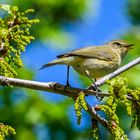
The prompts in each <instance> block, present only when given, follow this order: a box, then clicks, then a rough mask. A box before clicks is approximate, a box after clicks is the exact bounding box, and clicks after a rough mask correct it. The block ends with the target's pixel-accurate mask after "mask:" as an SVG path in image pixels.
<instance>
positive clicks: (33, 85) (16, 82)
mask: <svg viewBox="0 0 140 140" xmlns="http://www.w3.org/2000/svg"><path fill="white" fill-rule="evenodd" d="M139 63H140V57H138V58H137V59H135V60H133V61H131V62H129V63H128V64H127V65H125V66H123V67H121V68H119V69H118V70H116V71H114V72H113V73H111V74H108V75H106V76H104V77H103V78H101V79H100V80H97V81H96V82H95V84H96V85H97V86H101V85H102V84H104V83H105V81H106V80H109V79H112V78H113V77H116V76H117V75H119V74H120V73H122V72H124V71H126V70H128V69H130V68H131V67H134V66H135V65H137V64H139ZM0 85H3V86H9V85H12V86H18V87H24V88H30V89H35V90H43V91H48V92H54V93H57V94H61V95H64V96H68V97H71V98H73V99H75V98H76V97H77V95H78V93H80V92H81V91H83V92H84V93H85V94H86V95H96V94H97V92H96V91H93V90H90V89H80V88H74V87H68V88H66V89H65V85H62V84H59V83H56V82H47V83H45V82H37V81H30V80H22V79H17V78H9V77H4V76H0ZM91 86H93V85H91ZM98 96H100V97H104V96H109V94H106V93H102V92H99V93H98ZM87 106H88V113H89V114H90V115H91V116H92V118H93V119H96V120H97V121H98V122H99V123H101V124H102V125H103V126H105V127H106V128H107V129H108V130H109V127H108V121H107V120H105V119H104V118H101V116H99V115H98V114H97V112H96V111H95V109H94V107H91V106H90V105H89V104H88V103H87ZM109 131H110V130H109Z"/></svg>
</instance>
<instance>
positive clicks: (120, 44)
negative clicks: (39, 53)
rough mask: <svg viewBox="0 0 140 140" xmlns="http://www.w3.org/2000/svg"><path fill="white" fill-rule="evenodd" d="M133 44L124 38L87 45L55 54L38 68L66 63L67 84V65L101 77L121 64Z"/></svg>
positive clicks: (92, 75)
mask: <svg viewBox="0 0 140 140" xmlns="http://www.w3.org/2000/svg"><path fill="white" fill-rule="evenodd" d="M133 45H134V44H129V43H128V42H126V41H124V40H113V41H110V42H108V43H106V44H105V45H102V46H88V47H84V48H80V49H76V50H73V51H70V52H68V53H65V54H61V55H58V56H57V59H56V60H53V61H51V62H49V63H47V64H45V65H43V66H42V67H41V68H40V69H44V68H47V67H50V66H53V65H58V64H60V65H67V66H68V67H67V84H66V85H69V67H70V66H71V67H73V68H74V69H75V70H76V71H77V72H79V73H80V74H81V75H84V76H87V77H88V78H90V79H91V80H92V79H95V78H101V77H103V76H105V75H106V74H109V73H111V72H113V71H115V70H116V69H117V68H118V67H119V66H120V64H121V62H122V60H123V58H124V56H125V55H126V54H127V52H128V50H130V49H132V46H133Z"/></svg>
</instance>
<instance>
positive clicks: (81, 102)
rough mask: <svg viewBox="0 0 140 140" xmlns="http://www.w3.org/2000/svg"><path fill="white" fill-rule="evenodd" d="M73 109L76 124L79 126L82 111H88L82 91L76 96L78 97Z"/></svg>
mask: <svg viewBox="0 0 140 140" xmlns="http://www.w3.org/2000/svg"><path fill="white" fill-rule="evenodd" d="M74 109H75V111H76V116H77V124H78V125H79V124H80V123H81V117H82V113H81V111H82V109H84V110H85V111H87V110H88V107H87V103H86V101H85V94H84V93H83V92H82V91H81V92H80V93H79V94H78V97H77V98H76V100H75V104H74Z"/></svg>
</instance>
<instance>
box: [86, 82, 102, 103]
mask: <svg viewBox="0 0 140 140" xmlns="http://www.w3.org/2000/svg"><path fill="white" fill-rule="evenodd" d="M89 89H90V90H93V91H95V92H96V95H95V97H96V99H97V100H98V101H101V100H102V99H103V97H100V96H99V92H102V91H101V89H100V88H99V87H98V86H97V85H96V84H95V83H94V82H93V85H92V86H90V87H89Z"/></svg>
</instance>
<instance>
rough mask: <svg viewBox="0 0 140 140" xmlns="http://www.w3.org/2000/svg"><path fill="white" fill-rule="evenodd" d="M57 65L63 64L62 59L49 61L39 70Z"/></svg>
mask: <svg viewBox="0 0 140 140" xmlns="http://www.w3.org/2000/svg"><path fill="white" fill-rule="evenodd" d="M57 64H64V60H63V59H56V60H53V61H51V62H49V63H47V64H44V65H43V66H42V67H41V68H40V69H39V70H41V69H44V68H47V67H50V66H54V65H57Z"/></svg>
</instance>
